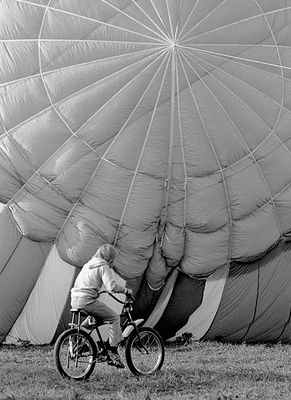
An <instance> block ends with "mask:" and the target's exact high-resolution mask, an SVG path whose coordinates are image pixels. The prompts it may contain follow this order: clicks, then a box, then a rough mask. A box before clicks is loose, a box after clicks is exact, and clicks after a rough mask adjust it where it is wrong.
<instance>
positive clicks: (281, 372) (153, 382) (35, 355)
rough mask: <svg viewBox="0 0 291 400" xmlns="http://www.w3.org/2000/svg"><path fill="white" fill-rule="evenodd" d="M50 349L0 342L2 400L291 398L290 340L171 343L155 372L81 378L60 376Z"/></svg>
mask: <svg viewBox="0 0 291 400" xmlns="http://www.w3.org/2000/svg"><path fill="white" fill-rule="evenodd" d="M52 352H53V348H52V347H51V346H29V347H24V346H2V347H0V399H1V400H3V399H7V400H8V399H9V400H14V399H15V400H16V399H17V400H18V399H29V400H33V399H46V400H48V399H64V400H92V399H104V400H109V399H112V400H125V399H129V400H141V399H142V400H156V399H159V400H160V399H162V400H170V399H171V400H175V399H178V400H186V399H193V400H194V399H195V400H200V399H210V400H234V399H262V400H263V399H264V400H266V399H270V400H271V399H272V400H277V399H278V400H279V399H280V400H287V399H288V400H291V346H290V345H279V344H278V345H274V346H270V345H246V344H243V345H231V344H220V343H216V342H212V343H188V344H184V345H179V346H173V345H171V346H167V348H166V359H165V363H164V366H163V368H162V370H161V371H160V372H159V373H158V374H156V375H154V376H150V377H142V378H136V377H134V376H132V375H131V373H130V372H129V370H128V369H126V370H122V371H120V370H116V369H115V368H113V367H109V366H107V365H105V364H101V365H102V368H100V366H98V365H97V367H96V368H95V371H94V372H93V375H92V377H91V378H90V380H89V381H88V382H79V383H78V382H68V381H65V380H63V379H62V378H61V377H60V376H59V375H58V373H57V372H56V370H55V366H54V361H53V356H52ZM99 365H100V364H99Z"/></svg>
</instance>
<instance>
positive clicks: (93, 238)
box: [0, 0, 291, 343]
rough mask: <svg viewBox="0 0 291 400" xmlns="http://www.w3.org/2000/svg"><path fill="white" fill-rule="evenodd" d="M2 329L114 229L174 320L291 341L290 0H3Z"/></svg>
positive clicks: (51, 330) (44, 309) (55, 289)
mask: <svg viewBox="0 0 291 400" xmlns="http://www.w3.org/2000/svg"><path fill="white" fill-rule="evenodd" d="M0 38H1V40H0V42H1V47H0V49H1V50H0V51H1V57H0V76H1V80H0V202H1V203H2V205H1V213H0V341H6V342H8V343H10V342H13V341H15V340H17V339H18V338H20V339H23V340H24V339H25V340H30V341H31V342H32V343H50V342H52V341H54V340H55V338H56V336H57V335H58V334H59V333H60V332H61V330H62V329H64V328H65V327H66V324H67V321H68V318H69V307H70V305H69V301H70V298H69V294H70V288H71V287H72V284H73V282H74V279H75V277H76V276H77V274H78V271H79V270H80V268H81V267H82V265H83V264H84V263H85V262H86V261H87V260H88V259H89V258H90V257H91V256H92V255H93V254H94V253H95V251H96V250H97V248H98V247H99V246H100V245H102V244H104V243H112V244H114V245H115V246H116V248H117V249H118V259H117V262H116V265H115V270H116V273H117V274H118V276H120V279H124V280H126V281H127V282H128V284H129V285H130V286H131V287H132V288H133V290H134V293H135V295H136V302H135V308H134V313H135V315H136V316H138V317H142V318H144V319H145V324H147V325H149V326H154V327H156V329H158V330H159V331H160V333H161V334H162V335H163V337H164V338H166V339H167V338H174V337H177V336H179V335H181V334H182V333H183V332H190V333H191V334H192V335H193V337H194V338H195V339H197V340H198V339H207V340H208V339H209V340H212V339H220V340H227V341H233V342H240V341H246V342H256V341H262V342H264V341H266V342H276V341H282V342H290V339H291V322H290V318H291V311H290V310H291V309H290V304H291V290H290V285H291V268H290V265H291V246H290V242H289V238H290V232H291V129H290V126H291V39H290V38H291V0H276V1H273V0H82V1H79V0H0Z"/></svg>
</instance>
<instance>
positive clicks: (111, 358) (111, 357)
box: [107, 350, 125, 368]
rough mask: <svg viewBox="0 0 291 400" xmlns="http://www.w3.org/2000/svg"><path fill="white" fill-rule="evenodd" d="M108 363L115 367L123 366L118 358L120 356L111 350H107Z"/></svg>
mask: <svg viewBox="0 0 291 400" xmlns="http://www.w3.org/2000/svg"><path fill="white" fill-rule="evenodd" d="M107 364H108V365H112V366H113V367H116V368H125V366H124V364H123V362H122V361H121V359H120V356H119V354H118V353H115V352H113V351H111V350H109V351H108V361H107Z"/></svg>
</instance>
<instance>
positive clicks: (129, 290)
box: [125, 288, 132, 297]
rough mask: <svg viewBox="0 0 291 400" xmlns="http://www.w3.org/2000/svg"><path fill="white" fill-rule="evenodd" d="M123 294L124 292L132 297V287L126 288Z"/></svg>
mask: <svg viewBox="0 0 291 400" xmlns="http://www.w3.org/2000/svg"><path fill="white" fill-rule="evenodd" d="M125 294H126V295H127V296H130V297H132V289H130V288H126V292H125Z"/></svg>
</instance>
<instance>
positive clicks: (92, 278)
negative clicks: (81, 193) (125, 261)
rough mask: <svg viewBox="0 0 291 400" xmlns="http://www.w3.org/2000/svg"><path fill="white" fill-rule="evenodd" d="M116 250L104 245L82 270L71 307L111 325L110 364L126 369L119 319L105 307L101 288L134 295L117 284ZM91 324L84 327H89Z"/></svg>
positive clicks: (72, 297)
mask: <svg viewBox="0 0 291 400" xmlns="http://www.w3.org/2000/svg"><path fill="white" fill-rule="evenodd" d="M116 255H117V251H116V249H115V248H114V247H113V246H112V245H110V244H104V245H103V246H101V247H100V248H99V249H98V250H97V252H96V254H95V255H94V256H93V257H92V258H91V260H89V261H88V262H87V263H86V264H85V265H84V266H83V268H82V269H81V271H80V273H79V275H78V276H77V279H76V280H75V284H74V287H73V288H72V289H71V305H72V307H73V308H82V309H84V310H85V311H86V312H87V313H88V314H89V315H91V316H93V317H95V318H96V319H101V320H102V321H103V322H104V323H109V324H110V325H109V344H110V349H109V352H108V353H109V360H108V364H109V365H113V366H115V367H117V368H124V364H123V362H122V361H121V359H120V357H119V354H118V350H117V348H118V344H119V342H121V341H122V339H123V337H122V333H121V328H120V317H119V315H118V314H117V313H116V312H115V311H113V310H112V309H111V308H110V307H108V306H107V305H106V304H104V303H103V302H101V301H100V300H99V299H98V297H99V291H100V289H101V287H102V285H104V286H105V288H106V290H107V291H108V292H110V293H125V294H129V295H131V294H132V290H131V289H129V288H126V287H124V286H122V285H120V284H118V283H117V282H116V281H115V279H114V277H113V274H112V267H113V262H114V259H115V258H116ZM87 324H88V322H87V320H85V321H84V322H83V324H82V326H83V327H85V328H86V326H87Z"/></svg>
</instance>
